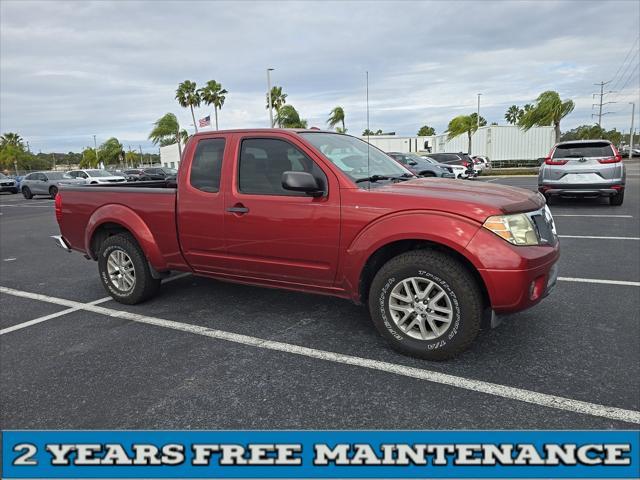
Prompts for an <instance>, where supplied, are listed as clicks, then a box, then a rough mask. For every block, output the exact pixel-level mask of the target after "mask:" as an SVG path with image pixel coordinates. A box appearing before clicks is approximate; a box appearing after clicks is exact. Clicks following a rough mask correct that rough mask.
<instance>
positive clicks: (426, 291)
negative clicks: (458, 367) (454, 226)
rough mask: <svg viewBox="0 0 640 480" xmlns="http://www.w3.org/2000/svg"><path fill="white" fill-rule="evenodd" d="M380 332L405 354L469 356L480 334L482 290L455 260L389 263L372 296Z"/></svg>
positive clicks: (429, 257)
mask: <svg viewBox="0 0 640 480" xmlns="http://www.w3.org/2000/svg"><path fill="white" fill-rule="evenodd" d="M369 311H370V313H371V317H372V319H373V323H374V325H375V326H376V328H377V330H378V332H380V334H381V335H382V336H383V337H384V338H385V339H386V340H387V341H389V342H390V343H391V346H392V347H393V348H394V349H396V350H398V351H399V352H401V353H404V354H406V355H411V356H414V357H420V358H424V359H428V360H446V359H448V358H451V357H454V356H456V355H458V354H459V353H461V352H463V351H464V350H466V349H467V348H468V347H469V346H470V345H471V343H472V342H473V340H474V339H475V338H476V336H477V335H478V332H479V331H480V324H481V320H482V311H483V302H482V294H481V292H480V288H479V285H478V283H477V281H476V280H475V278H474V277H473V275H472V274H471V273H470V272H469V270H468V269H467V268H466V267H465V266H464V265H462V264H461V263H459V262H458V261H457V260H455V259H454V258H452V257H450V256H449V255H446V254H444V253H440V252H437V251H433V250H415V251H411V252H407V253H403V254H401V255H398V256H397V257H394V258H392V259H391V260H389V261H388V262H387V263H386V264H384V266H383V267H382V268H381V269H380V270H379V271H378V273H377V274H376V276H375V277H374V279H373V282H372V284H371V289H370V291H369Z"/></svg>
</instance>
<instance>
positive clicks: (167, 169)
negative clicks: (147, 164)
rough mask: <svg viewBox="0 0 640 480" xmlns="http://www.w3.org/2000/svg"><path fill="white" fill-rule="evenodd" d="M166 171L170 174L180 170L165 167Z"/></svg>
mask: <svg viewBox="0 0 640 480" xmlns="http://www.w3.org/2000/svg"><path fill="white" fill-rule="evenodd" d="M163 170H164V173H168V174H169V175H175V174H176V173H178V170H176V169H175V168H168V167H165V168H163Z"/></svg>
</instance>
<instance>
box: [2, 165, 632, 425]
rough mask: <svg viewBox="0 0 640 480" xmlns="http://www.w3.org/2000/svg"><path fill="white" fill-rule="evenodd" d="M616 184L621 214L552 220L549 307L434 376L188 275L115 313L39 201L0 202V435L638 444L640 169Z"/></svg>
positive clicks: (287, 302) (340, 321) (572, 209)
mask: <svg viewBox="0 0 640 480" xmlns="http://www.w3.org/2000/svg"><path fill="white" fill-rule="evenodd" d="M627 168H628V170H627V172H628V175H629V176H628V179H627V192H626V198H625V203H624V205H622V206H620V207H610V206H609V205H608V202H607V201H606V200H597V199H596V200H583V201H576V200H564V201H559V202H556V203H554V204H553V205H552V206H551V210H552V212H553V214H554V217H555V221H556V225H557V229H558V233H559V235H560V236H561V245H562V258H561V260H560V277H561V279H560V281H559V282H558V285H557V287H556V289H555V291H554V292H553V293H552V294H551V295H550V296H549V297H548V298H547V299H546V300H545V301H544V302H542V303H541V304H539V305H537V306H536V307H534V308H532V309H530V310H528V311H525V312H522V313H519V314H516V315H511V316H508V317H505V318H504V321H503V323H502V325H500V327H499V328H497V329H494V330H491V331H484V332H482V333H481V334H480V336H479V338H478V339H477V341H476V342H475V344H474V345H473V346H472V348H471V350H469V351H468V352H466V353H464V354H463V355H461V356H459V357H458V358H456V359H454V360H452V361H448V362H445V363H435V362H427V361H424V360H417V359H412V358H409V357H405V356H402V355H400V354H397V353H395V352H394V351H392V350H391V349H390V348H389V347H387V345H386V344H385V342H384V341H383V340H382V339H381V338H380V336H379V335H378V334H377V333H376V331H375V329H374V327H373V325H372V323H371V321H370V320H369V318H368V314H367V312H366V311H365V309H364V308H362V307H357V306H354V305H352V304H350V303H349V302H347V301H344V300H340V299H335V298H329V297H323V296H314V295H307V294H301V293H290V292H284V291H277V290H269V289H263V288H255V287H249V286H239V285H232V284H227V283H222V282H218V281H215V280H209V279H204V278H197V277H193V276H191V275H184V276H180V277H178V278H173V279H171V281H170V282H167V283H166V284H165V285H163V287H162V292H161V294H160V295H159V296H158V297H156V298H154V299H152V300H151V301H149V302H147V303H144V304H142V305H137V306H132V307H128V306H125V305H121V304H118V303H116V302H114V301H112V300H110V299H109V298H107V295H106V293H105V291H104V290H103V288H102V286H101V284H100V282H99V279H98V275H97V265H96V264H95V263H94V262H91V261H88V260H85V259H84V258H83V257H82V256H81V255H79V254H77V253H74V254H67V253H65V252H63V251H62V250H60V249H58V248H57V247H56V246H55V245H54V243H53V241H52V239H51V238H50V236H51V235H55V234H57V233H58V227H57V224H56V221H55V218H54V213H53V202H52V200H50V199H47V198H44V197H42V198H36V199H33V200H25V199H24V198H22V196H19V195H10V194H2V195H0V257H1V258H0V286H1V287H3V289H2V293H1V295H0V409H1V412H0V415H1V424H2V427H3V428H4V429H120V428H130V429H155V428H162V429H298V428H300V429H347V428H352V429H367V428H371V429H378V428H386V429H441V428H449V429H474V428H482V429H503V428H511V429H516V428H526V429H552V428H559V429H591V428H605V429H606V428H621V429H628V428H637V424H638V423H640V361H639V359H640V313H639V312H640V255H639V252H640V163H639V162H638V161H637V160H634V161H632V162H630V163H628V165H627ZM478 181H487V182H491V183H496V184H508V185H514V186H519V187H522V188H529V189H534V190H535V188H536V179H535V178H534V177H514V178H497V177H496V178H486V179H482V180H478ZM8 289H11V290H8Z"/></svg>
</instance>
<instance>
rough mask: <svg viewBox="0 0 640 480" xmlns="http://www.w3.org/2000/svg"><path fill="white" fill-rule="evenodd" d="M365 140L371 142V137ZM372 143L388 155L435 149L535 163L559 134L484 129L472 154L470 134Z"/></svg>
mask: <svg viewBox="0 0 640 480" xmlns="http://www.w3.org/2000/svg"><path fill="white" fill-rule="evenodd" d="M361 138H362V139H363V140H365V141H366V140H367V137H361ZM369 141H370V143H371V145H375V146H376V147H378V148H379V149H381V150H383V151H385V152H418V151H425V150H431V152H432V153H440V152H465V153H471V155H486V156H487V157H489V158H490V159H491V160H493V161H499V160H535V159H536V158H540V157H545V156H546V155H547V154H548V153H549V151H550V150H551V147H553V145H554V143H555V133H554V130H553V127H533V128H532V129H530V130H528V131H526V132H525V131H523V130H522V129H520V128H519V127H517V126H515V125H491V126H486V127H480V128H479V129H478V131H477V132H475V133H474V134H473V135H472V137H471V152H467V150H468V138H467V136H466V135H460V136H458V137H456V138H452V139H451V140H447V135H446V134H441V135H434V136H431V137H397V136H395V135H379V136H377V135H376V136H371V137H369Z"/></svg>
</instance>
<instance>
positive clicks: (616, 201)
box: [609, 190, 624, 207]
mask: <svg viewBox="0 0 640 480" xmlns="http://www.w3.org/2000/svg"><path fill="white" fill-rule="evenodd" d="M622 202H624V190H622V191H621V192H620V193H618V194H616V195H613V196H612V197H609V205H613V206H615V207H619V206H620V205H622Z"/></svg>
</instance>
